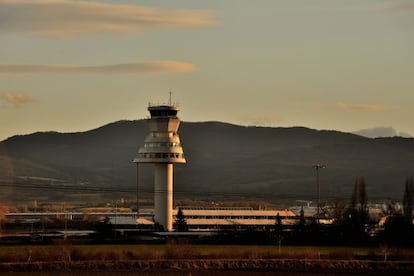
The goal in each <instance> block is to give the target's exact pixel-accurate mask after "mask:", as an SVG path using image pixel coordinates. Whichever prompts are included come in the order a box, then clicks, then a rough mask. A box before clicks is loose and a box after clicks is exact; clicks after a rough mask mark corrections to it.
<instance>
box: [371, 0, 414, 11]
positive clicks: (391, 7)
mask: <svg viewBox="0 0 414 276" xmlns="http://www.w3.org/2000/svg"><path fill="white" fill-rule="evenodd" d="M376 10H379V11H412V12H414V3H407V2H397V1H393V2H389V3H383V4H380V5H377V6H376Z"/></svg>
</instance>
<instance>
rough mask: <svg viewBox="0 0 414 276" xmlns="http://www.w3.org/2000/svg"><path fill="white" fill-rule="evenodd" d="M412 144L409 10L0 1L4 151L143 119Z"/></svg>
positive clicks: (359, 1)
mask: <svg viewBox="0 0 414 276" xmlns="http://www.w3.org/2000/svg"><path fill="white" fill-rule="evenodd" d="M170 89H171V91H172V92H173V101H175V102H178V103H179V104H180V106H181V108H182V110H181V112H180V113H179V116H180V118H181V119H182V120H184V121H211V120H214V121H223V122H230V123H235V124H240V125H260V126H282V127H287V126H306V127H311V128H316V129H335V130H340V131H355V130H359V129H364V128H373V127H380V126H381V127H382V126H387V127H393V128H395V129H397V130H398V131H402V132H405V133H409V134H411V135H414V123H413V119H414V1H409V0H401V1H396V0H390V1H385V0H384V1H381V0H377V1H372V0H347V1H344V0H295V1H292V0H285V1H282V0H280V1H279V0H257V1H251V0H237V1H236V0H234V1H231V0H217V1H216V0H208V1H201V0H200V1H196V0H175V1H166V0H165V1H148V0H147V1H133V0H118V1H109V0H108V1H98V0H94V1H71V0H0V140H3V139H6V138H7V137H10V136H12V135H16V134H28V133H32V132H35V131H59V132H73V131H84V130H89V129H93V128H96V127H99V126H101V125H104V124H107V123H110V122H114V121H117V120H123V119H127V120H135V119H142V118H145V117H146V116H147V111H146V108H147V106H148V102H153V103H163V102H164V103H166V102H167V101H168V92H169V91H170Z"/></svg>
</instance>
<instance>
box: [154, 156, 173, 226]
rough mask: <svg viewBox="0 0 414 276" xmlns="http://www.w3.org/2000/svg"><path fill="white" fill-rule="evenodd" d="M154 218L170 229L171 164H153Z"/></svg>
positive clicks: (171, 199) (171, 198)
mask: <svg viewBox="0 0 414 276" xmlns="http://www.w3.org/2000/svg"><path fill="white" fill-rule="evenodd" d="M154 182H155V183H154V193H155V194H154V220H155V222H158V223H159V224H161V225H162V226H163V227H164V230H165V231H168V232H171V231H172V229H173V228H172V206H173V164H168V163H164V164H162V163H156V164H154Z"/></svg>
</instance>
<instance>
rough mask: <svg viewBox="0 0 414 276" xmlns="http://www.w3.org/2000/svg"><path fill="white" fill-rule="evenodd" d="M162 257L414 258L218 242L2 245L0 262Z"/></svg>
mask: <svg viewBox="0 0 414 276" xmlns="http://www.w3.org/2000/svg"><path fill="white" fill-rule="evenodd" d="M164 259H250V260H253V259H309V260H316V259H322V260H380V261H381V260H393V261H413V262H414V249H397V248H385V247H384V248H351V247H283V246H282V247H281V248H280V249H279V248H278V247H277V246H234V245H231V246H219V245H188V244H174V245H70V244H67V243H60V244H56V245H48V246H39V245H36V246H1V247H0V263H5V262H17V263H18V262H45V261H94V260H97V261H106V260H108V261H116V260H119V261H129V260H164Z"/></svg>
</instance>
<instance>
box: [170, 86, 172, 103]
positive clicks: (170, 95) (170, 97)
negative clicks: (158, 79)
mask: <svg viewBox="0 0 414 276" xmlns="http://www.w3.org/2000/svg"><path fill="white" fill-rule="evenodd" d="M169 94H170V106H171V95H172V92H171V88H170V92H169Z"/></svg>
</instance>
